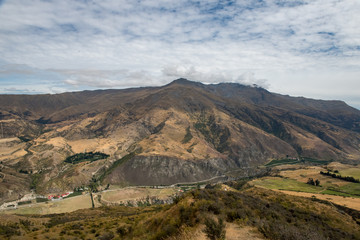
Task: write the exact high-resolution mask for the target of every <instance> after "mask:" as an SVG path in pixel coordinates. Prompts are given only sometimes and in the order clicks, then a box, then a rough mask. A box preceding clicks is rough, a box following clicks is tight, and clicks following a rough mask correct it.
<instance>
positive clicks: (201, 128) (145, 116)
mask: <svg viewBox="0 0 360 240" xmlns="http://www.w3.org/2000/svg"><path fill="white" fill-rule="evenodd" d="M0 121H1V138H2V142H0V149H1V153H0V161H1V164H2V165H3V166H4V167H6V168H11V169H15V170H16V171H18V172H19V171H20V170H22V172H25V171H26V172H27V173H29V174H28V175H27V176H24V177H28V178H29V179H30V180H29V181H32V184H31V185H32V186H33V187H36V191H38V192H40V193H41V192H42V193H45V192H61V191H64V190H71V189H72V188H74V187H76V186H80V185H86V184H87V183H88V181H89V180H90V179H91V177H92V176H95V177H96V178H98V179H100V180H101V181H102V183H103V184H107V183H110V184H148V185H153V184H154V185H155V184H173V183H177V182H188V181H199V180H204V179H209V178H212V177H214V176H219V175H222V174H224V173H225V172H228V171H233V170H235V169H239V168H240V169H243V170H244V169H246V171H244V173H243V174H251V171H253V170H254V168H256V167H257V166H259V165H262V164H264V163H266V162H267V161H269V160H271V159H275V158H284V157H286V156H288V157H294V158H295V157H308V158H316V159H325V160H338V161H355V162H358V161H359V160H360V149H359V146H360V128H359V126H360V111H358V110H356V109H354V108H351V107H349V106H347V105H346V104H345V103H343V102H341V101H322V100H312V99H304V98H293V97H289V96H283V95H279V94H274V93H271V92H268V91H267V90H265V89H262V88H257V87H249V86H244V85H240V84H234V83H221V84H213V85H204V84H201V83H197V82H191V81H188V80H186V79H178V80H175V81H174V82H172V83H170V84H168V85H165V86H163V87H153V88H138V89H136V88H134V89H124V90H99V91H84V92H74V93H64V94H56V95H34V96H29V95H26V96H25V95H0ZM14 137H17V138H19V137H20V140H19V139H18V140H16V141H15V140H11V138H14ZM15 150H16V151H15ZM90 151H93V152H95V151H99V152H104V153H106V154H109V155H110V157H109V158H107V159H102V160H97V161H93V162H89V161H85V162H81V163H78V164H69V163H65V162H64V160H65V158H66V157H68V156H71V155H74V154H77V153H82V152H90ZM6 179H7V178H5V180H1V179H0V181H6ZM8 190H11V184H10V185H9V187H8V189H5V190H3V197H2V198H3V199H11V198H14V197H15V195H16V194H15V193H12V192H11V191H8ZM15 192H16V191H15ZM16 196H17V195H16Z"/></svg>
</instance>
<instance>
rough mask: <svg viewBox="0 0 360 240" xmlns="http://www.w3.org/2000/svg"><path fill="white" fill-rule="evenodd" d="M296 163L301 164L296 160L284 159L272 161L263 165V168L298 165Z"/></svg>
mask: <svg viewBox="0 0 360 240" xmlns="http://www.w3.org/2000/svg"><path fill="white" fill-rule="evenodd" d="M298 163H301V162H300V161H298V160H296V159H288V158H284V159H274V160H272V161H271V162H269V163H267V164H265V166H267V167H275V166H279V165H285V164H298Z"/></svg>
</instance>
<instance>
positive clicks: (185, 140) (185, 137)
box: [181, 127, 193, 144]
mask: <svg viewBox="0 0 360 240" xmlns="http://www.w3.org/2000/svg"><path fill="white" fill-rule="evenodd" d="M192 138H193V135H192V134H191V132H190V127H187V128H186V134H185V136H184V139H183V140H182V141H181V143H183V144H184V143H188V142H190V140H191V139H192Z"/></svg>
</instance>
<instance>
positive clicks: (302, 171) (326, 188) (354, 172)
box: [250, 163, 360, 210]
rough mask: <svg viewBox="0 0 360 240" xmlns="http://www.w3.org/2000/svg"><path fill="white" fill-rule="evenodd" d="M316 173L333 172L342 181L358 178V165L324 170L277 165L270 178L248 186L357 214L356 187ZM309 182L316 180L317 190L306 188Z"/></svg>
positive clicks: (359, 187) (359, 200)
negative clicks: (345, 208) (348, 178)
mask: <svg viewBox="0 0 360 240" xmlns="http://www.w3.org/2000/svg"><path fill="white" fill-rule="evenodd" d="M320 171H323V172H327V171H330V172H334V171H335V172H337V174H339V175H341V176H343V177H345V176H350V177H354V178H355V179H359V178H360V166H359V165H358V166H352V165H345V164H341V163H330V164H328V165H326V166H304V165H281V166H276V167H274V168H273V170H272V176H268V177H263V178H259V179H255V180H252V181H251V182H250V185H254V186H257V187H261V188H267V189H272V190H275V191H280V192H283V193H286V194H290V195H295V196H303V197H315V198H318V199H322V200H327V201H331V202H333V203H336V204H339V205H343V206H347V207H350V208H353V209H356V210H360V183H354V182H349V181H345V180H342V179H339V178H333V177H331V176H326V175H322V174H320ZM309 179H313V180H314V181H315V180H318V181H319V183H320V184H319V185H318V186H314V185H311V184H308V181H309Z"/></svg>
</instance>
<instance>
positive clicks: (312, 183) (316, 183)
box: [307, 178, 320, 186]
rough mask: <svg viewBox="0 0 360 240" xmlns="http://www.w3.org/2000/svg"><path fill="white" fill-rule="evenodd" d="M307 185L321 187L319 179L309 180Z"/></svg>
mask: <svg viewBox="0 0 360 240" xmlns="http://www.w3.org/2000/svg"><path fill="white" fill-rule="evenodd" d="M307 184H310V185H314V186H320V181H319V179H316V180H314V179H313V178H309V179H308V181H307Z"/></svg>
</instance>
